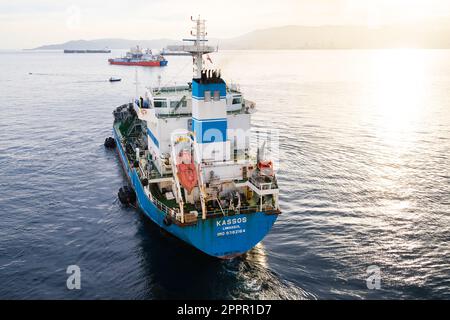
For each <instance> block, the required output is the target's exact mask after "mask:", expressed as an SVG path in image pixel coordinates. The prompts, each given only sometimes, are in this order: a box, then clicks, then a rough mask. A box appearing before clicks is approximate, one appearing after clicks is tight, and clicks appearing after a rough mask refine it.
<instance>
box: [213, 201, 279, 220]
mask: <svg viewBox="0 0 450 320" xmlns="http://www.w3.org/2000/svg"><path fill="white" fill-rule="evenodd" d="M272 210H275V208H274V207H273V206H271V205H267V204H265V205H263V206H262V207H260V206H246V207H240V208H236V209H223V210H220V209H218V210H210V211H207V212H206V216H207V217H208V216H217V215H224V216H229V215H235V214H246V213H255V212H260V211H262V212H265V211H272Z"/></svg>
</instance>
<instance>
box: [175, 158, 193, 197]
mask: <svg viewBox="0 0 450 320" xmlns="http://www.w3.org/2000/svg"><path fill="white" fill-rule="evenodd" d="M177 169H178V173H177V175H178V180H179V181H180V184H181V185H182V186H183V188H185V189H186V190H187V191H188V192H189V193H191V191H192V189H194V187H195V186H196V185H197V172H196V169H195V165H194V164H193V163H189V164H185V163H181V164H178V165H177Z"/></svg>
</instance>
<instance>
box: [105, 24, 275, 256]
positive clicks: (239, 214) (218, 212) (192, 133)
mask: <svg viewBox="0 0 450 320" xmlns="http://www.w3.org/2000/svg"><path fill="white" fill-rule="evenodd" d="M191 19H192V18H191ZM192 21H193V23H194V31H193V32H192V33H191V34H192V35H193V36H194V37H195V38H194V39H192V40H189V41H191V42H189V43H187V44H185V45H182V46H180V47H179V48H177V50H179V51H185V52H188V53H190V54H191V55H192V56H193V64H194V68H193V73H194V74H193V78H192V81H191V82H188V83H187V84H186V85H178V86H166V87H157V88H151V87H148V88H146V90H145V91H144V92H143V94H142V95H141V96H139V97H136V98H135V99H133V102H131V103H127V104H123V105H121V106H119V107H117V108H116V109H115V110H114V112H113V115H114V124H113V136H112V137H109V138H107V139H106V140H105V146H106V147H107V148H111V149H115V150H116V151H117V153H118V158H119V159H120V162H121V164H122V166H123V169H124V171H125V174H126V176H127V179H128V183H129V184H128V185H126V186H124V187H122V188H120V190H119V192H118V198H119V200H120V202H121V203H122V204H124V205H135V206H136V207H138V208H140V209H141V211H142V212H143V213H144V214H145V216H146V217H148V218H149V219H150V220H151V221H153V222H154V223H155V224H157V225H158V226H159V227H160V228H162V229H164V230H165V231H167V232H168V233H169V234H172V235H174V236H175V237H177V238H179V239H180V240H182V241H184V242H186V243H187V244H189V245H190V246H192V247H194V248H196V249H198V250H200V251H201V252H203V253H205V254H207V255H210V256H213V257H217V258H222V259H231V258H234V257H237V256H239V255H242V254H245V253H246V252H248V251H249V250H251V249H252V248H253V247H254V246H255V245H256V244H258V243H259V242H260V241H261V240H262V239H263V238H264V237H265V236H266V235H267V234H268V233H269V231H270V230H271V228H272V226H273V224H274V223H275V221H276V220H277V217H278V216H279V214H281V211H280V209H279V188H278V182H277V178H276V175H275V172H274V166H273V162H272V161H271V159H270V158H269V156H268V153H269V152H266V149H267V148H266V147H265V146H266V145H265V144H264V143H263V144H261V145H259V144H258V147H257V148H253V149H252V148H251V147H250V140H251V139H250V136H251V130H250V129H251V116H252V114H253V113H254V112H255V110H256V108H255V103H254V102H251V101H249V100H246V99H244V96H243V93H242V92H241V91H240V89H239V88H238V86H236V85H234V86H233V85H227V84H226V82H225V81H224V80H223V79H222V77H221V72H220V70H215V69H207V68H205V67H204V65H203V55H205V54H208V53H211V52H213V51H215V48H213V47H211V46H208V45H206V41H207V40H206V39H205V36H206V32H205V21H204V20H201V19H200V18H198V19H195V20H194V19H192ZM185 41H188V40H185ZM251 150H253V152H251ZM180 250H182V249H180Z"/></svg>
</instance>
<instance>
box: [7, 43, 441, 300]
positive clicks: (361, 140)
mask: <svg viewBox="0 0 450 320" xmlns="http://www.w3.org/2000/svg"><path fill="white" fill-rule="evenodd" d="M122 53H123V52H119V51H113V52H112V53H111V54H63V53H62V52H56V51H47V52H35V51H3V52H0V128H1V129H0V190H1V191H0V298H2V299H14V298H18V299H31V298H37V299H50V298H58V299H81V298H83V299H108V298H113V299H119V298H123V299H166V298H168V299H174V298H179V299H185V298H191V299H197V298H201V299H219V298H220V299H247V298H251V299H390V298H411V299H431V298H433V299H449V298H450V173H449V172H450V51H445V50H437V51H433V50H429V51H426V50H379V51H360V50H354V51H345V50H343V51H339V50H329V51H307V50H306V51H222V52H220V53H217V54H212V55H211V58H212V60H213V61H214V62H215V63H216V64H217V66H218V67H220V68H221V70H222V74H223V76H224V78H225V79H228V80H229V81H233V82H236V83H240V86H241V89H242V90H243V91H244V93H245V95H246V98H247V99H250V100H253V101H255V102H256V103H257V108H258V112H257V113H256V114H255V115H254V117H253V125H254V126H255V127H256V128H269V129H271V130H274V132H278V137H279V152H278V154H277V158H278V159H279V164H278V179H279V184H280V187H281V199H280V201H281V208H282V211H283V214H282V215H281V216H280V217H279V219H278V221H277V222H276V224H275V225H274V227H273V229H272V231H271V232H270V233H269V234H268V235H267V237H266V238H265V239H264V240H263V241H262V243H260V244H259V245H258V246H257V247H256V248H255V249H254V250H252V251H251V252H249V253H248V254H247V255H246V256H244V257H240V258H237V259H234V260H232V261H219V260H216V259H213V258H210V257H207V256H205V255H203V254H202V253H199V252H198V251H196V250H194V249H192V248H190V247H189V246H187V245H185V244H183V243H182V242H181V241H179V240H177V239H176V238H174V237H172V236H169V235H168V234H166V233H164V232H161V231H160V230H159V229H158V228H157V227H155V225H153V224H152V223H151V222H150V221H149V220H148V219H147V218H145V217H144V215H143V214H142V213H141V212H139V211H138V210H135V209H133V208H126V207H123V206H122V205H121V204H120V203H119V202H118V200H117V191H118V189H119V188H120V187H121V186H123V185H124V184H126V179H125V176H124V174H123V173H122V169H121V166H120V164H119V160H118V158H117V156H116V154H115V153H114V152H112V151H109V150H105V148H104V146H103V142H104V140H105V138H106V137H108V136H111V126H112V121H113V117H112V111H113V109H114V108H115V107H117V106H119V105H121V104H123V103H127V102H129V101H131V98H132V97H133V96H134V95H135V92H136V78H137V79H138V81H137V88H138V91H140V92H142V91H141V90H142V88H143V87H145V86H157V85H158V84H159V83H160V84H161V85H165V84H174V83H175V82H176V83H177V84H183V83H185V82H187V81H189V80H190V77H191V72H192V66H191V58H189V57H168V60H169V65H168V66H167V67H166V68H162V69H161V68H142V67H139V68H135V67H126V66H110V65H108V63H107V58H108V57H112V56H118V55H121V54H122ZM136 74H137V77H136ZM111 76H117V77H121V78H122V82H119V83H109V82H108V81H107V79H108V78H109V77H111ZM69 265H78V266H79V267H80V269H81V289H80V290H68V289H67V287H66V280H67V277H68V274H66V269H67V267H68V266H69ZM369 267H372V268H375V269H376V268H378V269H377V270H379V276H380V277H379V279H380V286H379V288H378V289H377V288H375V289H373V286H372V289H369V287H371V286H369V287H368V286H367V279H368V277H370V276H373V275H374V274H373V273H371V272H369V273H368V268H369ZM370 279H373V278H370ZM370 283H372V282H370ZM374 283H375V282H374Z"/></svg>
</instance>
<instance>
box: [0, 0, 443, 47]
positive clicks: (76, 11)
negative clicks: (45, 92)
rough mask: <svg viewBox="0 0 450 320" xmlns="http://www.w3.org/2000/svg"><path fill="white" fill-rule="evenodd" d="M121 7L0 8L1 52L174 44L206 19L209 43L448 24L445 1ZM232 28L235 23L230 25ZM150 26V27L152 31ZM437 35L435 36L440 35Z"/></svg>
mask: <svg viewBox="0 0 450 320" xmlns="http://www.w3.org/2000/svg"><path fill="white" fill-rule="evenodd" d="M133 3H134V5H133V6H132V7H130V6H124V3H123V2H122V1H118V0H111V1H109V2H108V3H104V2H101V1H98V0H90V1H87V0H79V1H68V0H61V1H56V0H43V1H40V2H39V3H34V2H33V1H30V0H17V1H14V2H13V3H2V4H0V12H1V13H0V28H1V29H2V30H8V32H7V33H6V32H4V33H2V34H1V35H0V49H24V48H34V47H38V46H41V45H46V44H55V43H63V42H67V41H71V40H79V39H83V40H94V39H104V38H118V39H137V40H138V39H161V38H168V39H174V40H176V39H180V38H181V37H186V36H187V35H188V30H189V28H190V26H191V25H190V23H189V17H190V16H191V15H195V16H196V15H198V14H201V15H202V17H203V18H205V19H207V21H208V23H207V27H208V31H209V36H210V37H212V38H221V39H227V38H233V37H237V36H241V35H243V34H246V33H248V32H252V31H255V30H261V29H267V28H273V27H282V26H288V25H292V26H367V27H370V28H376V27H379V26H385V25H392V24H406V23H415V24H417V25H419V26H420V23H421V22H422V23H423V21H426V22H427V24H428V23H430V22H435V21H436V22H438V23H440V24H445V25H446V26H447V25H448V23H447V22H446V20H445V19H444V18H446V17H449V16H450V3H449V2H448V1H445V0H428V1H427V0H409V1H408V0H389V1H388V0H279V1H277V2H264V3H261V2H260V1H256V0H249V1H245V2H242V1H237V0H231V1H228V2H227V4H226V5H224V6H222V7H219V6H211V4H210V2H208V1H205V0H193V1H189V2H185V1H181V0H172V1H163V0H154V1H144V0H137V1H134V2H133ZM236 22H237V23H236ZM155 26H156V27H155ZM438 32H439V31H438Z"/></svg>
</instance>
